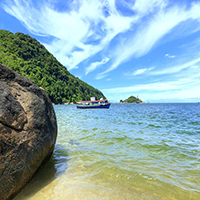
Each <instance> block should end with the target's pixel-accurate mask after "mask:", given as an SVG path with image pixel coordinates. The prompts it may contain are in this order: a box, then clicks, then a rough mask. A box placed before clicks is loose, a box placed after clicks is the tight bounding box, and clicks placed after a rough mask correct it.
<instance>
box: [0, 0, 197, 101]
mask: <svg viewBox="0 0 200 200" xmlns="http://www.w3.org/2000/svg"><path fill="white" fill-rule="evenodd" d="M0 29H5V30H9V31H11V32H13V33H16V32H22V33H25V34H29V35H30V36H32V37H34V38H36V39H37V40H38V41H39V42H40V43H42V44H43V45H45V47H46V48H47V49H48V50H49V51H50V52H51V53H52V54H53V55H54V56H55V57H56V58H57V59H58V60H59V61H60V62H61V63H62V64H63V65H64V66H66V68H67V69H68V70H69V71H70V73H72V74H73V75H75V76H77V77H79V78H80V79H81V80H83V81H85V82H87V83H88V84H90V85H92V86H93V87H95V88H97V89H99V90H101V91H102V92H103V93H104V94H105V96H106V97H107V98H108V99H109V100H111V102H118V101H119V100H120V99H126V98H128V97H129V96H131V95H133V96H139V98H141V99H142V100H144V101H145V102H200V0H196V1H195V0H194V1H193V0H116V1H114V0H0Z"/></svg>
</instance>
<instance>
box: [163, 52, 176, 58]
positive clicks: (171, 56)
mask: <svg viewBox="0 0 200 200" xmlns="http://www.w3.org/2000/svg"><path fill="white" fill-rule="evenodd" d="M165 57H168V58H175V57H176V56H174V55H169V54H168V53H167V54H165Z"/></svg>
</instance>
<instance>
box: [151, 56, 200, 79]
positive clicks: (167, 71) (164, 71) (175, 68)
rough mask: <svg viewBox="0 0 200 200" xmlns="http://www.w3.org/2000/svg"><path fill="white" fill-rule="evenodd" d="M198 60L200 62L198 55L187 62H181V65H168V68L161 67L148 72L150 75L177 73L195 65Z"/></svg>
mask: <svg viewBox="0 0 200 200" xmlns="http://www.w3.org/2000/svg"><path fill="white" fill-rule="evenodd" d="M199 62H200V57H199V58H196V59H194V60H191V61H189V62H186V63H184V64H181V65H175V66H172V67H168V68H165V69H161V70H157V71H153V72H150V75H163V74H174V73H178V72H180V71H181V70H183V69H187V68H189V67H192V66H194V65H197V64H198V63H199Z"/></svg>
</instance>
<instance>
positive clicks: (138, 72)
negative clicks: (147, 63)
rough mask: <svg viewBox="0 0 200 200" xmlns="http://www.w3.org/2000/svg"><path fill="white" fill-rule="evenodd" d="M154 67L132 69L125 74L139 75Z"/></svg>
mask: <svg viewBox="0 0 200 200" xmlns="http://www.w3.org/2000/svg"><path fill="white" fill-rule="evenodd" d="M153 69H155V67H150V68H143V69H137V70H136V71H134V72H133V73H132V74H127V75H129V76H130V75H131V76H136V75H140V74H143V73H145V72H147V71H151V70H153Z"/></svg>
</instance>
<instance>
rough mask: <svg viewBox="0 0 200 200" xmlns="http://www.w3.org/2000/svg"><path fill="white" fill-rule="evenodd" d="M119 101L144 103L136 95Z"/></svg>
mask: <svg viewBox="0 0 200 200" xmlns="http://www.w3.org/2000/svg"><path fill="white" fill-rule="evenodd" d="M120 103H144V102H143V101H142V100H141V99H139V98H138V97H135V96H130V97H129V98H128V99H125V100H120Z"/></svg>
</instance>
